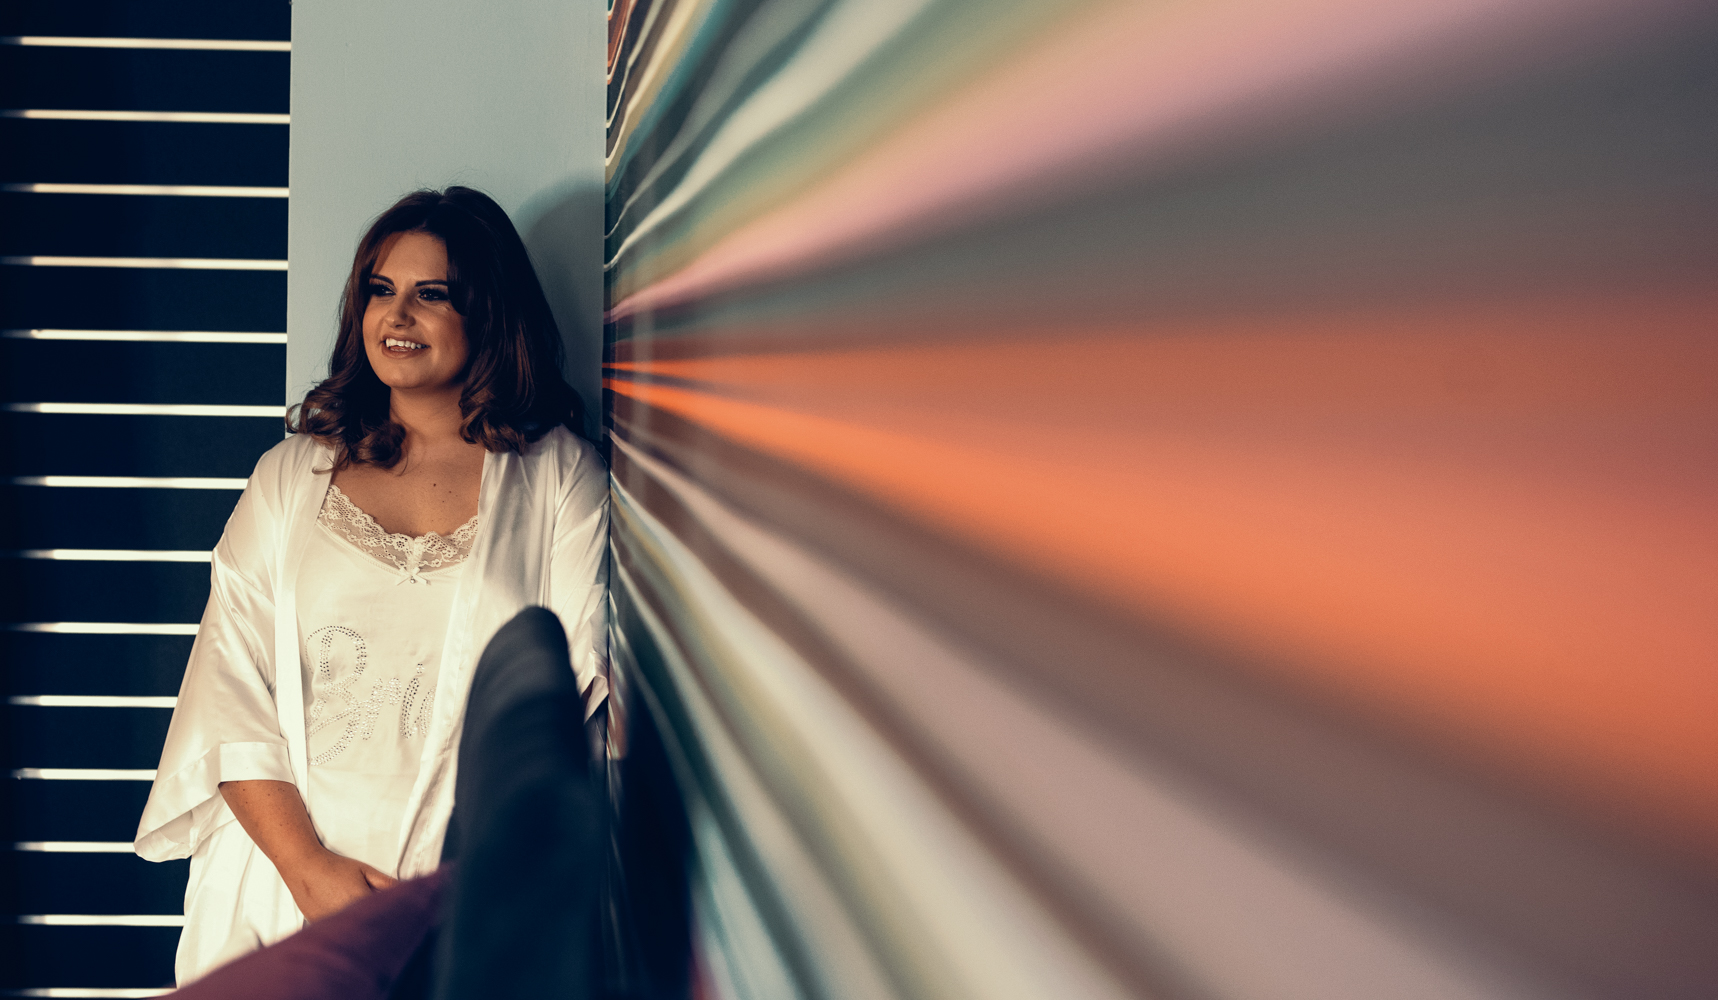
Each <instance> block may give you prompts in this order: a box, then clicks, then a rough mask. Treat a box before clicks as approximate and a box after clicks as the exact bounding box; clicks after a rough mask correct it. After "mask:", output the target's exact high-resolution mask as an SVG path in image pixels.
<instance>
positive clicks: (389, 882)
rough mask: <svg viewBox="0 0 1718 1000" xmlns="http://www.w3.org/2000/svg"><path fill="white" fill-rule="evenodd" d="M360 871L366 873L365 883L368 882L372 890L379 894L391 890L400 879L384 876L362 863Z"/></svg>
mask: <svg viewBox="0 0 1718 1000" xmlns="http://www.w3.org/2000/svg"><path fill="white" fill-rule="evenodd" d="M360 870H361V871H362V872H363V873H364V881H365V882H368V883H369V884H370V888H371V889H373V890H375V891H377V892H380V891H382V890H383V889H387V888H390V887H391V886H393V885H394V884H395V883H397V882H398V881H399V879H397V878H394V877H393V876H392V875H384V874H382V873H381V872H379V871H377V870H376V869H374V868H372V867H370V866H369V865H366V864H363V863H362V862H360Z"/></svg>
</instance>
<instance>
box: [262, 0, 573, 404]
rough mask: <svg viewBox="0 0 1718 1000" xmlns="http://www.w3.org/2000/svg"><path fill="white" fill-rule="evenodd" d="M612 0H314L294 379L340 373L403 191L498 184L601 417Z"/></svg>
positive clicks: (305, 3)
mask: <svg viewBox="0 0 1718 1000" xmlns="http://www.w3.org/2000/svg"><path fill="white" fill-rule="evenodd" d="M605 30H606V29H605V22H604V6H603V3H602V0H582V2H572V3H569V2H564V0H490V2H486V3H482V4H474V3H470V2H469V0H357V2H354V0H296V2H295V3H294V4H293V13H292V153H291V166H290V181H289V183H290V184H291V186H292V198H291V204H290V206H289V208H288V214H287V224H288V233H287V256H288V259H289V262H290V267H291V270H290V272H289V274H288V285H287V314H286V315H287V318H286V326H287V333H288V344H287V353H286V395H287V401H288V402H289V403H292V402H298V401H299V400H301V399H303V398H304V393H305V391H306V390H308V389H309V388H310V386H311V385H312V384H313V383H314V382H315V381H316V380H317V379H320V378H322V377H324V376H325V375H326V374H327V365H328V355H329V352H330V350H331V349H332V347H333V338H334V329H335V316H336V311H337V309H338V307H339V298H340V289H341V286H342V284H343V282H344V281H345V277H346V271H347V269H348V268H349V267H350V266H351V262H352V252H353V249H354V248H355V247H356V245H357V241H358V237H359V236H360V235H362V233H363V230H364V228H365V226H366V225H368V223H369V221H370V220H371V219H373V218H374V217H375V216H376V215H377V214H379V213H380V212H381V211H382V210H383V209H385V208H387V207H388V206H389V205H390V204H392V203H393V202H394V200H395V199H397V198H398V197H399V196H400V195H402V194H404V193H405V192H407V191H409V190H412V189H413V188H419V187H445V186H447V185H449V184H465V185H468V186H471V187H475V188H480V189H482V190H484V191H487V192H488V193H489V194H491V195H493V196H494V197H495V199H496V201H498V202H500V203H501V206H502V207H503V208H505V209H506V210H507V211H508V213H509V214H510V215H512V217H513V222H514V224H515V225H517V226H518V227H519V231H520V233H521V234H522V235H523V236H524V237H525V243H526V246H528V247H529V248H530V250H531V254H532V256H533V258H534V259H535V260H536V263H537V272H538V275H539V276H540V277H541V278H542V281H543V286H544V289H545V290H546V291H547V292H548V295H549V303H550V305H551V306H553V307H554V310H555V317H556V319H557V321H558V322H559V323H560V326H561V330H562V333H563V335H564V336H565V337H566V339H567V346H568V360H569V373H568V374H569V377H570V379H571V381H572V383H573V387H574V388H576V389H578V390H579V395H580V396H582V397H583V398H584V400H585V405H586V409H587V411H590V415H589V416H588V419H590V420H591V421H593V425H594V420H595V416H594V414H595V411H596V410H597V408H598V407H599V406H600V401H601V397H600V394H599V385H600V383H599V379H598V366H599V364H600V363H601V360H602V325H601V310H602V229H603V214H602V213H603V209H602V176H603V56H604V38H605Z"/></svg>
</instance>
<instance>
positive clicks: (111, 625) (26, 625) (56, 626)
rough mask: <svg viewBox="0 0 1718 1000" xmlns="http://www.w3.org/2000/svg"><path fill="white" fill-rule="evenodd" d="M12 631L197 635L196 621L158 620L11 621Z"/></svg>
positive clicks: (10, 627) (68, 633) (8, 629)
mask: <svg viewBox="0 0 1718 1000" xmlns="http://www.w3.org/2000/svg"><path fill="white" fill-rule="evenodd" d="M6 629H7V631H10V632H47V633H52V634H54V635H196V634H197V626H196V625H195V624H194V623H186V624H180V623H178V622H174V623H172V624H161V623H158V622H9V623H7V625H6Z"/></svg>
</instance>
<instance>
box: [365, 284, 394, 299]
mask: <svg viewBox="0 0 1718 1000" xmlns="http://www.w3.org/2000/svg"><path fill="white" fill-rule="evenodd" d="M392 294H394V290H393V289H392V288H389V287H388V286H387V285H371V286H370V297H371V298H376V297H378V296H385V295H392Z"/></svg>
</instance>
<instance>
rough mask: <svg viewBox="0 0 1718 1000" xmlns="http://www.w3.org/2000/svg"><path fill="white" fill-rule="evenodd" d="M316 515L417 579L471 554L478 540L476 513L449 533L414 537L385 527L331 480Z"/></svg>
mask: <svg viewBox="0 0 1718 1000" xmlns="http://www.w3.org/2000/svg"><path fill="white" fill-rule="evenodd" d="M316 519H317V521H319V522H321V523H322V524H323V525H324V526H325V527H327V528H328V529H329V530H330V531H333V532H334V533H335V534H337V535H339V536H340V537H341V538H344V539H346V540H347V541H348V542H351V543H352V544H353V545H355V546H357V547H358V548H359V549H360V550H361V551H363V552H366V553H368V554H369V555H371V556H373V557H375V558H376V559H379V560H381V561H382V562H384V563H387V564H388V565H389V566H392V567H394V568H395V569H397V570H400V571H402V572H404V573H405V574H406V578H407V579H408V580H411V581H413V582H414V583H415V582H417V579H418V573H419V572H422V571H426V570H432V569H441V568H442V567H444V566H452V565H455V564H457V563H460V562H463V561H464V560H465V557H466V556H469V555H471V546H472V543H473V542H475V541H476V540H477V515H476V514H473V515H472V516H471V520H469V521H467V522H465V523H464V524H462V525H460V526H459V527H458V528H455V529H454V532H453V534H451V535H446V536H443V535H438V534H436V533H435V532H433V531H431V532H429V533H428V534H423V535H418V536H417V537H415V538H414V537H412V536H411V535H402V534H400V533H398V532H390V531H384V530H382V526H381V525H380V524H377V523H376V519H375V518H373V517H371V516H370V515H368V514H366V513H364V511H363V510H362V509H360V508H359V507H358V505H357V504H355V503H353V502H352V500H351V498H349V497H348V496H346V494H345V493H342V492H341V491H340V487H338V486H335V485H333V484H332V483H330V484H329V486H328V495H327V496H326V497H325V498H324V499H323V501H322V511H321V513H319V514H317V516H316Z"/></svg>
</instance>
